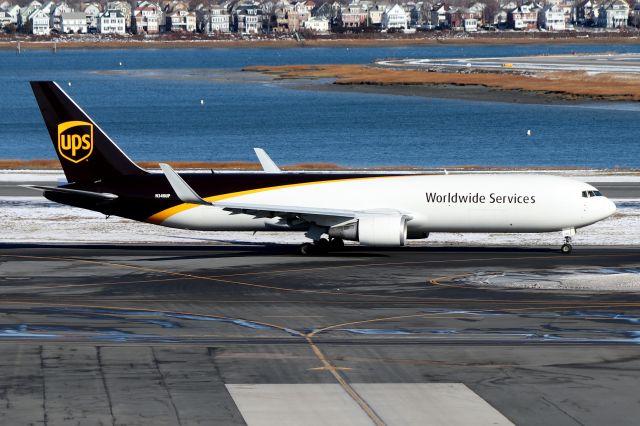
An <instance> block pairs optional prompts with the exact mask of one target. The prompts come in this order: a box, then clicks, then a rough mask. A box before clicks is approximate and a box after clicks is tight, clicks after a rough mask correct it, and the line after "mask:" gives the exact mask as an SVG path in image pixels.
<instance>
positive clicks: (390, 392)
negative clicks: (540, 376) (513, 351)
mask: <svg viewBox="0 0 640 426" xmlns="http://www.w3.org/2000/svg"><path fill="white" fill-rule="evenodd" d="M352 386H353V388H354V389H355V390H356V391H357V392H358V394H360V396H361V397H362V398H363V399H364V400H365V401H366V403H367V404H368V405H369V406H370V407H371V408H372V409H373V411H375V413H376V414H377V415H378V416H380V418H381V419H382V420H383V421H384V423H385V424H387V425H389V426H405V425H422V426H440V425H443V426H445V425H446V426H455V425H469V424H473V425H477V426H482V425H494V426H496V425H497V426H500V425H504V426H507V425H512V424H513V423H511V422H510V421H509V420H508V419H507V418H506V417H505V416H503V415H502V414H500V412H498V411H497V410H496V409H495V408H493V407H492V406H491V405H489V404H488V403H487V402H486V401H485V400H483V399H482V398H480V397H479V396H478V395H477V394H476V393H474V392H473V391H472V390H471V389H469V388H468V387H466V386H465V385H464V384H462V383H357V384H352ZM227 389H228V390H229V393H231V396H232V397H233V399H234V401H235V402H236V404H237V405H238V408H239V409H240V412H241V413H242V415H243V416H244V419H245V421H246V422H247V424H248V425H249V426H273V425H300V424H304V425H305V426H311V425H341V424H345V425H360V424H362V425H371V424H373V423H372V421H371V419H369V417H368V416H367V415H366V413H365V412H364V411H363V410H362V409H361V408H360V407H359V405H358V404H357V403H356V402H355V401H354V400H353V399H351V397H350V396H349V394H348V393H347V392H346V391H345V390H344V389H343V388H342V387H341V386H340V385H338V384H260V385H236V384H227Z"/></svg>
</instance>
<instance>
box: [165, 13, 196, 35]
mask: <svg viewBox="0 0 640 426" xmlns="http://www.w3.org/2000/svg"><path fill="white" fill-rule="evenodd" d="M164 26H165V30H166V31H172V32H180V31H186V32H189V33H193V32H195V31H196V13H195V12H190V11H187V10H177V11H174V12H170V13H168V14H167V17H166V21H165V24H164Z"/></svg>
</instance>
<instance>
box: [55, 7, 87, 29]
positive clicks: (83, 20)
mask: <svg viewBox="0 0 640 426" xmlns="http://www.w3.org/2000/svg"><path fill="white" fill-rule="evenodd" d="M60 31H61V32H62V33H64V34H86V33H87V16H86V15H85V14H84V12H64V13H61V14H60Z"/></svg>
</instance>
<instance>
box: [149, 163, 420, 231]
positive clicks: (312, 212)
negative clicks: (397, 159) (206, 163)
mask: <svg viewBox="0 0 640 426" xmlns="http://www.w3.org/2000/svg"><path fill="white" fill-rule="evenodd" d="M160 168H161V169H162V172H163V173H164V175H165V176H166V177H167V180H168V181H169V184H170V185H171V187H172V188H173V190H174V191H175V193H176V195H177V196H178V198H180V200H181V201H182V202H184V203H191V204H200V205H208V206H215V207H220V208H223V209H225V210H229V211H232V212H236V213H249V214H253V215H255V216H262V217H274V216H279V217H287V216H295V217H300V216H322V217H324V218H326V219H335V221H336V222H343V221H345V220H350V219H354V218H356V217H359V216H362V215H367V214H376V215H405V216H408V215H406V214H404V213H402V212H399V211H395V210H380V211H357V210H340V209H325V208H318V207H301V206H278V205H272V204H253V203H237V202H233V201H216V202H213V203H212V202H209V201H206V200H204V199H202V197H200V196H199V195H198V194H197V193H196V192H195V191H194V190H193V189H192V188H191V187H190V186H189V184H187V183H186V182H185V181H184V179H182V178H181V177H180V175H179V174H178V173H176V171H175V170H173V169H172V168H171V166H169V165H168V164H164V163H160Z"/></svg>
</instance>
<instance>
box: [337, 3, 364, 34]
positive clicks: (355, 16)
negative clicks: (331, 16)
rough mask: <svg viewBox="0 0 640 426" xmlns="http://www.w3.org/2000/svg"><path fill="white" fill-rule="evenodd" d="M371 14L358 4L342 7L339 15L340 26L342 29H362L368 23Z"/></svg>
mask: <svg viewBox="0 0 640 426" xmlns="http://www.w3.org/2000/svg"><path fill="white" fill-rule="evenodd" d="M368 16H369V13H368V12H367V11H366V10H364V9H363V8H362V7H361V6H360V5H359V4H358V3H350V4H349V5H348V6H342V7H341V8H340V13H339V14H338V24H339V26H340V27H342V28H360V27H364V26H365V25H366V23H367V17H368Z"/></svg>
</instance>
